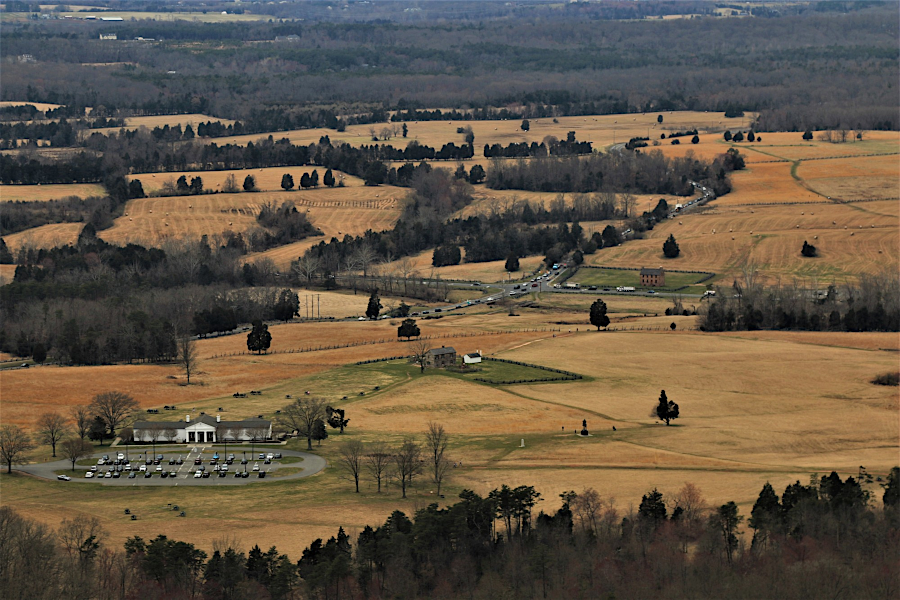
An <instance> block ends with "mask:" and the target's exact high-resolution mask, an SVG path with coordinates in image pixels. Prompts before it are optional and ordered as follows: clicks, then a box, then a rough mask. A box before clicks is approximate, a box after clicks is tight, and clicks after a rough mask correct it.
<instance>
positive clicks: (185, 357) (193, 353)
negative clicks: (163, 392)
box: [178, 335, 200, 385]
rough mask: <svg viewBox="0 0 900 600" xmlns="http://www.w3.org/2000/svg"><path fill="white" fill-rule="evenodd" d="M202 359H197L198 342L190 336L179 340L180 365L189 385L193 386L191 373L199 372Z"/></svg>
mask: <svg viewBox="0 0 900 600" xmlns="http://www.w3.org/2000/svg"><path fill="white" fill-rule="evenodd" d="M199 362H200V359H199V358H198V357H197V342H196V341H194V339H193V338H192V337H191V336H189V335H183V336H181V337H179V338H178V364H179V365H181V368H182V369H184V376H185V377H186V378H187V384H188V385H191V373H196V372H197V365H198V363H199Z"/></svg>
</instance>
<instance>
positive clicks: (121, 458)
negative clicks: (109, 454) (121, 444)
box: [116, 452, 125, 460]
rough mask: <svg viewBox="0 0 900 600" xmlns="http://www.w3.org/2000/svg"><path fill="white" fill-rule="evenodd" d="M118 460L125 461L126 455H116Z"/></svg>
mask: <svg viewBox="0 0 900 600" xmlns="http://www.w3.org/2000/svg"><path fill="white" fill-rule="evenodd" d="M116 458H117V459H119V460H125V455H124V454H122V453H121V452H119V453H118V454H116Z"/></svg>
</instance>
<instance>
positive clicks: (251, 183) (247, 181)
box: [243, 175, 256, 192]
mask: <svg viewBox="0 0 900 600" xmlns="http://www.w3.org/2000/svg"><path fill="white" fill-rule="evenodd" d="M243 187H244V191H245V192H255V191H256V179H255V178H254V177H253V175H247V176H246V177H244V186H243Z"/></svg>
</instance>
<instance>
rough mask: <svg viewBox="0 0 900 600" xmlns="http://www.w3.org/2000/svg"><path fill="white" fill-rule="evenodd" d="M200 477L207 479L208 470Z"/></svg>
mask: <svg viewBox="0 0 900 600" xmlns="http://www.w3.org/2000/svg"><path fill="white" fill-rule="evenodd" d="M202 477H203V479H209V472H207V471H204V472H203V475H202Z"/></svg>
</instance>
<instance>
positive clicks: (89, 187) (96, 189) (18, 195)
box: [0, 183, 106, 202]
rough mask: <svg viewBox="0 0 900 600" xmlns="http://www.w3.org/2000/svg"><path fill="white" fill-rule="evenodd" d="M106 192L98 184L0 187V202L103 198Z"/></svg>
mask: <svg viewBox="0 0 900 600" xmlns="http://www.w3.org/2000/svg"><path fill="white" fill-rule="evenodd" d="M105 195H106V191H105V190H104V189H103V186H102V185H100V184H98V183H63V184H53V183H51V184H47V185H0V202H18V201H23V202H37V201H44V200H58V199H60V198H65V197H66V196H77V197H79V198H89V197H91V196H105Z"/></svg>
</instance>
